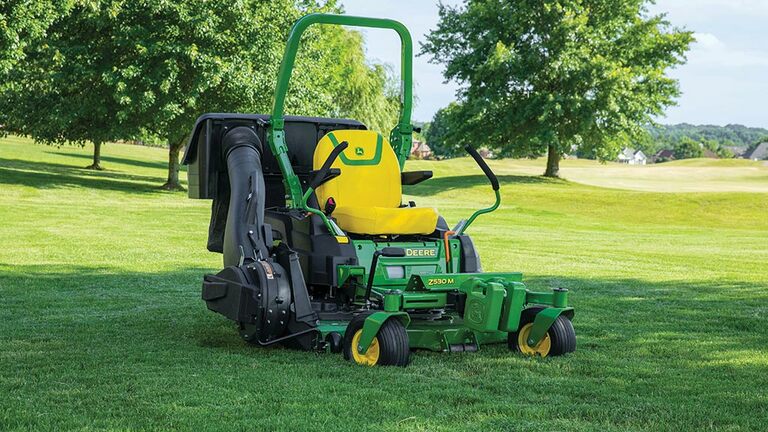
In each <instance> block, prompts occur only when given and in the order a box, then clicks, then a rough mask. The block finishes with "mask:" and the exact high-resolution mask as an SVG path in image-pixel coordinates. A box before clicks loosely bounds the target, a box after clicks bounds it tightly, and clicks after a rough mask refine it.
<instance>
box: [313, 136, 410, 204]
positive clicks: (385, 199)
mask: <svg viewBox="0 0 768 432" xmlns="http://www.w3.org/2000/svg"><path fill="white" fill-rule="evenodd" d="M344 141H346V142H347V143H348V144H349V146H348V147H347V148H346V150H344V151H343V152H342V153H341V154H340V155H339V157H338V158H337V159H336V161H335V162H334V163H333V165H332V167H333V168H339V169H340V170H341V175H340V176H339V177H337V178H335V179H333V180H330V181H328V182H327V183H325V184H323V185H321V186H320V187H318V188H317V191H316V193H317V200H318V202H319V203H320V205H321V207H324V206H325V203H326V201H327V199H328V198H329V197H333V199H334V200H335V201H336V205H337V206H338V207H388V208H397V207H399V206H400V203H401V201H402V185H401V184H400V165H399V164H398V162H397V156H396V155H395V151H394V150H393V149H392V146H391V145H390V144H389V140H387V139H386V138H384V137H382V136H381V135H380V134H378V133H376V132H373V131H369V130H353V129H345V130H336V131H333V132H329V133H328V134H326V135H325V136H324V137H323V138H322V139H321V140H320V142H318V143H317V147H316V148H315V154H314V158H313V168H314V169H316V170H317V169H320V167H321V166H322V165H323V163H324V162H325V160H326V159H327V158H328V155H329V154H330V153H331V150H333V148H334V147H336V146H337V145H339V144H340V143H342V142H344Z"/></svg>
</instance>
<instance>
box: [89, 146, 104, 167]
mask: <svg viewBox="0 0 768 432" xmlns="http://www.w3.org/2000/svg"><path fill="white" fill-rule="evenodd" d="M85 169H92V170H99V171H101V170H103V169H104V168H102V167H101V141H94V142H93V163H92V164H90V165H88V166H87V167H85Z"/></svg>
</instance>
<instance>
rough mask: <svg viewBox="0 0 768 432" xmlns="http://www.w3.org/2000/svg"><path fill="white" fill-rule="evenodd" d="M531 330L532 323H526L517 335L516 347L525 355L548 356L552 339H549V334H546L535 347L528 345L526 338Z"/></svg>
mask: <svg viewBox="0 0 768 432" xmlns="http://www.w3.org/2000/svg"><path fill="white" fill-rule="evenodd" d="M532 328H533V323H528V324H526V325H524V326H523V328H521V329H520V331H519V332H518V333H517V346H518V348H519V349H520V352H521V353H523V354H525V355H529V356H541V357H546V356H547V355H549V350H550V349H552V339H550V337H549V333H547V334H546V335H544V338H543V339H542V340H540V341H539V343H538V344H536V346H530V345H528V336H530V334H531V329H532Z"/></svg>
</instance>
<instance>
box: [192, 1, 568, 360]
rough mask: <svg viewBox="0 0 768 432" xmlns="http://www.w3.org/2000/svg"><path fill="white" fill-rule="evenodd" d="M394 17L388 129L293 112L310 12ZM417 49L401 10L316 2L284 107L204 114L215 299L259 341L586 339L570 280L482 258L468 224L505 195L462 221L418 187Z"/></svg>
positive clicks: (359, 356)
mask: <svg viewBox="0 0 768 432" xmlns="http://www.w3.org/2000/svg"><path fill="white" fill-rule="evenodd" d="M315 24H333V25H349V26H360V27H373V28H384V29H391V30H394V31H396V32H397V33H398V34H399V36H400V39H401V46H402V58H401V80H402V83H401V84H402V87H401V91H402V94H401V111H400V116H399V123H398V124H397V125H396V126H395V127H394V129H393V130H392V132H391V134H390V136H389V140H387V138H385V137H383V136H382V135H380V134H378V133H376V132H373V131H370V130H367V128H366V126H365V125H364V124H362V123H360V122H358V121H355V120H347V119H330V118H313V117H294V116H284V114H283V106H284V102H285V97H286V93H287V91H288V84H289V80H290V77H291V71H292V69H293V65H294V61H295V58H296V52H297V50H298V47H299V41H300V39H301V35H302V33H303V32H304V31H305V30H306V29H307V27H309V26H310V25H315ZM412 57H413V49H412V42H411V37H410V34H409V33H408V30H407V29H406V28H405V27H404V26H403V25H402V24H400V23H399V22H397V21H393V20H388V19H375V18H363V17H352V16H345V15H329V14H313V15H307V16H305V17H303V18H301V19H300V20H298V21H297V22H296V23H295V24H294V26H293V29H292V30H291V33H290V36H289V39H288V43H287V47H286V51H285V54H284V57H283V60H282V65H281V67H280V71H279V76H278V81H277V87H276V90H275V97H274V106H273V109H272V113H271V115H262V114H217V113H211V114H204V115H202V116H201V117H200V118H199V119H198V120H197V123H196V124H195V127H194V130H193V134H192V138H191V140H190V143H189V145H188V146H187V149H186V152H185V155H184V163H185V164H187V165H189V170H188V174H189V196H190V198H197V199H212V200H213V206H212V212H211V213H212V214H211V221H210V228H209V235H208V249H209V250H210V251H212V252H219V253H222V254H223V256H224V266H225V267H224V269H223V270H221V271H220V272H219V273H217V274H215V275H206V276H205V277H204V280H203V289H202V297H203V300H205V302H206V304H207V306H208V308H209V309H210V310H212V311H215V312H218V313H220V314H222V315H224V316H226V317H227V318H229V319H231V320H233V321H235V322H236V323H237V325H238V328H239V330H240V335H241V336H242V338H243V339H245V340H246V341H248V342H250V343H253V344H255V345H260V346H268V345H273V344H282V345H286V346H291V347H296V348H300V349H304V350H320V351H328V350H329V351H331V352H335V353H338V352H343V353H344V357H345V358H347V359H349V360H351V361H354V362H355V363H358V364H363V365H397V366H405V365H407V364H408V362H409V358H410V353H411V350H412V349H428V350H433V351H447V352H465V351H477V350H478V348H479V347H480V346H481V345H483V344H489V343H500V342H507V343H508V345H509V348H510V349H512V350H514V351H518V352H521V353H523V354H526V355H538V356H542V357H543V356H547V355H550V356H553V355H561V354H566V353H569V352H572V351H574V350H575V349H576V335H575V332H574V329H573V325H572V324H571V319H572V318H573V313H574V311H573V308H571V307H569V306H568V292H567V290H565V289H553V290H552V291H550V292H533V291H529V290H528V289H526V287H525V285H524V284H523V283H522V274H521V273H507V272H499V273H483V272H482V269H481V266H480V259H479V256H478V254H477V251H476V250H475V247H474V245H473V242H472V240H471V239H470V237H469V236H468V235H467V234H466V231H467V229H468V228H469V227H470V225H471V224H472V223H473V222H474V221H475V219H476V218H477V217H478V216H479V215H482V214H484V213H489V212H492V211H494V210H495V209H496V208H498V206H499V204H500V201H501V195H500V193H499V182H498V180H497V179H496V176H495V175H494V174H493V172H492V171H491V169H490V168H489V167H488V165H487V164H486V163H485V161H483V159H482V158H481V157H480V155H479V154H478V153H477V152H476V151H475V150H474V149H473V148H471V147H467V151H468V153H469V154H470V155H471V156H472V157H473V158H474V160H475V161H476V162H477V164H478V165H479V166H480V168H481V169H482V171H483V172H484V173H485V175H486V176H487V177H488V180H489V181H490V184H491V185H492V187H493V190H494V192H495V194H496V202H495V203H494V204H493V205H492V206H490V207H488V208H484V209H480V210H477V211H476V212H474V214H472V215H471V216H470V217H469V218H468V219H466V220H462V221H460V222H459V223H458V224H457V225H456V226H455V227H454V228H449V227H448V225H447V223H446V221H445V219H443V218H442V217H440V216H439V215H438V213H437V212H436V211H435V210H434V209H433V208H427V207H416V205H415V203H413V202H408V203H403V199H402V186H403V185H415V184H417V183H420V182H422V181H425V180H428V179H429V178H431V177H432V172H430V171H403V167H404V165H405V161H406V159H407V157H408V154H409V152H410V150H411V145H412V134H413V126H412V125H411V108H412V97H413V95H412Z"/></svg>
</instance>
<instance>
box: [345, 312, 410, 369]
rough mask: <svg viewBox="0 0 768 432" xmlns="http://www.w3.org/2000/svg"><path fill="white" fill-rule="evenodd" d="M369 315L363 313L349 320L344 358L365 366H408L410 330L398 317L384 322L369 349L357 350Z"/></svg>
mask: <svg viewBox="0 0 768 432" xmlns="http://www.w3.org/2000/svg"><path fill="white" fill-rule="evenodd" d="M367 316H368V314H361V315H358V316H356V317H355V318H353V319H352V321H350V322H349V325H348V326H347V330H346V332H345V333H344V358H345V359H347V360H350V361H353V362H355V363H357V364H360V365H365V366H406V365H407V364H408V361H409V358H410V355H411V350H410V348H409V347H408V332H407V331H406V330H405V326H403V323H401V322H400V320H398V319H394V318H391V319H388V320H387V321H386V322H384V324H383V325H382V326H381V328H380V329H379V332H378V333H377V334H376V337H375V338H373V342H371V345H370V346H369V347H368V350H367V351H366V352H364V353H362V354H361V353H358V352H357V344H358V343H359V342H360V336H362V334H363V324H364V323H365V318H366V317H367Z"/></svg>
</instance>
